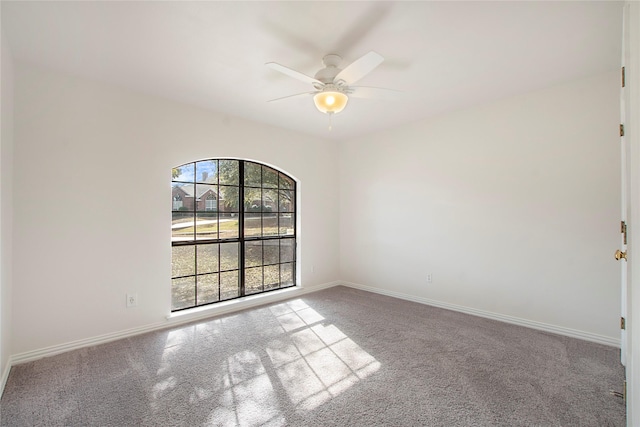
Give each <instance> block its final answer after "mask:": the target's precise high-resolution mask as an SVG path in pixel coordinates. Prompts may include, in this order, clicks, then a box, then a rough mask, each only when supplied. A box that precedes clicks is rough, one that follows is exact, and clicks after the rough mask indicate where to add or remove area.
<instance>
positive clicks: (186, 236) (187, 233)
mask: <svg viewBox="0 0 640 427" xmlns="http://www.w3.org/2000/svg"><path fill="white" fill-rule="evenodd" d="M171 216H172V217H173V218H172V220H171V241H172V242H179V241H185V240H193V238H194V234H193V233H194V228H193V214H192V213H189V212H172V214H171Z"/></svg>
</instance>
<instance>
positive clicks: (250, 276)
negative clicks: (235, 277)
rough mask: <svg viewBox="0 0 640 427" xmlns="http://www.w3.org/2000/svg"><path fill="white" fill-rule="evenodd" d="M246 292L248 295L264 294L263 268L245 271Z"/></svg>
mask: <svg viewBox="0 0 640 427" xmlns="http://www.w3.org/2000/svg"><path fill="white" fill-rule="evenodd" d="M244 292H245V294H247V295H248V294H255V293H258V292H262V267H254V268H246V269H245V270H244Z"/></svg>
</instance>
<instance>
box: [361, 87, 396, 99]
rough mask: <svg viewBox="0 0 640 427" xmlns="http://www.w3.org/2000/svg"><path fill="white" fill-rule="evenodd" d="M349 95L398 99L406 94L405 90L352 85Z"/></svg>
mask: <svg viewBox="0 0 640 427" xmlns="http://www.w3.org/2000/svg"><path fill="white" fill-rule="evenodd" d="M349 89H350V90H351V92H350V93H349V96H351V97H353V98H366V99H398V98H401V97H402V96H404V92H402V91H400V90H395V89H387V88H383V87H373V86H350V87H349Z"/></svg>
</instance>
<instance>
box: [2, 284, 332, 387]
mask: <svg viewBox="0 0 640 427" xmlns="http://www.w3.org/2000/svg"><path fill="white" fill-rule="evenodd" d="M340 284H341V282H328V283H323V284H321V285H316V286H305V287H300V286H297V287H292V288H287V289H283V290H281V291H273V292H267V293H265V294H261V295H255V296H251V297H245V298H238V299H236V300H233V301H229V302H224V303H219V304H214V305H211V306H207V307H203V308H202V309H195V310H189V311H184V312H179V313H177V314H175V315H169V316H167V319H166V320H165V321H162V322H157V323H154V324H150V325H145V326H141V327H137V328H131V329H126V330H123V331H118V332H113V333H109V334H104V335H99V336H95V337H91V338H84V339H81V340H77V341H71V342H67V343H64V344H58V345H53V346H50V347H45V348H41V349H37V350H32V351H27V352H24V353H19V354H15V355H13V356H11V358H10V366H9V367H8V368H7V373H6V375H7V376H8V375H9V372H8V371H9V369H10V368H11V366H14V365H18V364H20V363H26V362H31V361H33V360H37V359H41V358H43V357H49V356H54V355H56V354H60V353H65V352H67V351H71V350H76V349H79V348H84V347H91V346H94V345H99V344H105V343H108V342H111V341H116V340H119V339H123V338H128V337H132V336H135V335H140V334H144V333H146V332H151V331H156V330H160V329H165V328H169V327H173V326H178V325H181V324H184V323H189V322H193V321H196V320H201V319H206V318H209V317H214V316H221V315H224V314H229V313H233V312H236V311H240V310H245V309H247V308H251V307H257V306H260V305H264V304H270V303H273V302H278V301H282V300H286V299H290V298H295V297H298V296H301V295H304V294H308V293H310V292H315V291H319V290H321V289H327V288H331V287H333V286H338V285H340ZM3 378H4V377H3ZM2 385H3V388H2V389H4V384H2Z"/></svg>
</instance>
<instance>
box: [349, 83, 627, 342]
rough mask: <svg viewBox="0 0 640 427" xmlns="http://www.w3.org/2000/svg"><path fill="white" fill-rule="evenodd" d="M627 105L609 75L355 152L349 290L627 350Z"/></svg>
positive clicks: (425, 125)
mask: <svg viewBox="0 0 640 427" xmlns="http://www.w3.org/2000/svg"><path fill="white" fill-rule="evenodd" d="M618 96H619V74H618V73H610V74H606V75H601V76H597V77H593V78H590V79H586V80H582V81H577V82H573V83H570V84H566V85H563V86H558V87H553V88H549V89H547V90H542V91H538V92H534V93H529V94H526V95H523V96H518V97H515V98H511V99H506V100H502V101H500V102H496V103H493V104H490V105H485V106H482V107H478V108H473V109H469V110H466V111H460V112H456V113H452V114H448V115H445V116H441V117H437V118H434V119H431V120H425V121H420V122H417V123H414V124H411V125H408V126H403V127H401V128H398V129H395V130H390V131H387V132H383V133H378V134H375V135H371V136H368V137H363V138H359V139H356V140H352V141H349V142H348V143H345V144H344V145H342V146H341V148H340V161H341V163H340V165H341V166H340V169H341V176H340V184H341V185H340V188H341V197H340V203H341V210H340V212H341V215H340V231H341V235H340V271H341V273H340V277H341V279H343V280H346V281H349V282H352V283H355V284H359V285H364V286H367V287H370V288H372V289H374V290H377V291H382V292H393V293H397V294H401V295H405V296H409V297H417V298H418V299H420V298H422V299H428V300H432V301H437V302H442V303H445V304H449V305H457V306H462V307H471V308H474V309H477V310H482V311H485V312H489V313H496V314H499V315H503V316H510V317H513V318H518V319H525V320H528V321H534V322H542V323H547V324H551V325H555V326H559V327H562V328H568V329H574V330H578V331H584V332H587V333H589V334H594V335H598V336H604V337H609V338H611V339H612V340H617V339H619V329H618V328H619V316H620V309H619V304H620V295H619V293H620V271H619V265H618V264H617V262H616V261H615V260H614V259H613V253H614V251H615V249H616V248H617V247H618V244H619V238H620V237H619V227H620V225H619V224H620V212H619V210H620V175H619V174H620V165H619V156H620V152H619V137H618V135H617V132H618V123H619V117H620V116H619V98H618ZM427 273H431V274H433V282H432V283H430V284H427V283H426V276H427Z"/></svg>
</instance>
